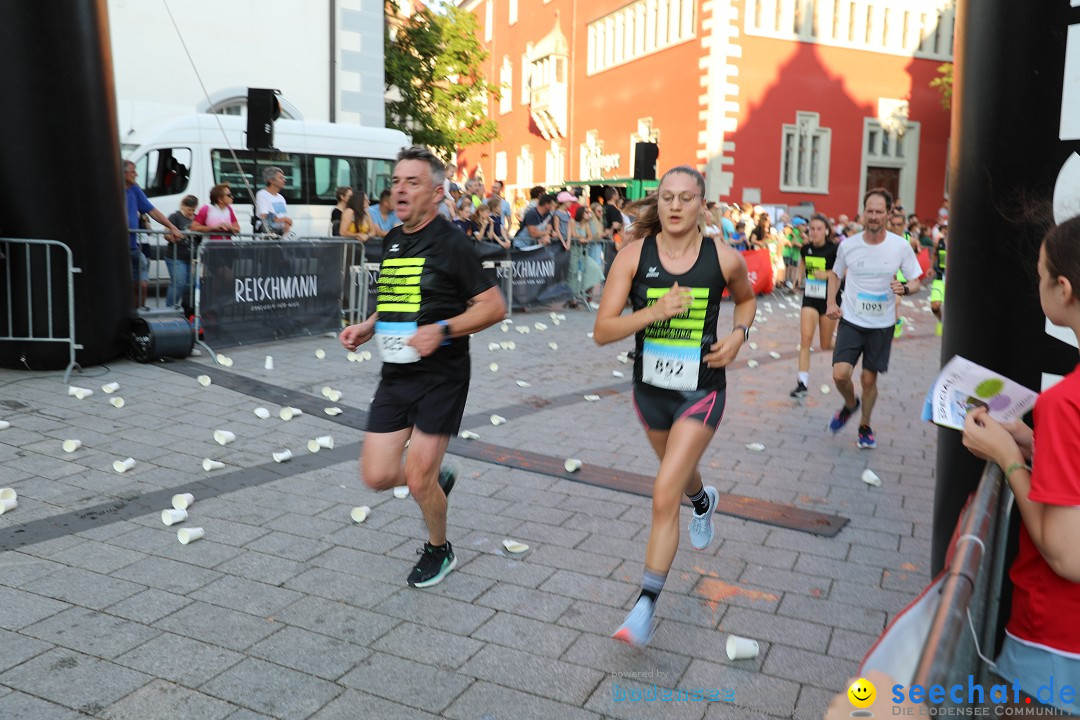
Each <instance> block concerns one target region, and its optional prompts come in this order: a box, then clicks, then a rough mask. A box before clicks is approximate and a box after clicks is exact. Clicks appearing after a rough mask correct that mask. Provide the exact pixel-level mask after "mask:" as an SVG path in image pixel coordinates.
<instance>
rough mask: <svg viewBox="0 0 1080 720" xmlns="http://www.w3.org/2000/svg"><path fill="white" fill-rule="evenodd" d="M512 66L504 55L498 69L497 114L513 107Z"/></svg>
mask: <svg viewBox="0 0 1080 720" xmlns="http://www.w3.org/2000/svg"><path fill="white" fill-rule="evenodd" d="M513 93H514V66H513V65H511V64H510V58H509V56H506V55H504V56H503V61H502V69H501V70H500V71H499V114H500V115H505V114H506V113H508V112H510V111H511V110H513V109H514V106H513V102H514V95H513Z"/></svg>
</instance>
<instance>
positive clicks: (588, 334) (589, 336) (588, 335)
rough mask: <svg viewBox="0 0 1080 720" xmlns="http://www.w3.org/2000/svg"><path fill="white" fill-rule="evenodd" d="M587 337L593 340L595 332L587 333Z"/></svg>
mask: <svg viewBox="0 0 1080 720" xmlns="http://www.w3.org/2000/svg"><path fill="white" fill-rule="evenodd" d="M585 337H587V338H589V339H590V340H592V339H593V331H592V330H590V331H589V332H587V333H585Z"/></svg>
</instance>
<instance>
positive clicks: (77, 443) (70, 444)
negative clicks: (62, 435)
mask: <svg viewBox="0 0 1080 720" xmlns="http://www.w3.org/2000/svg"><path fill="white" fill-rule="evenodd" d="M60 447H62V448H64V452H66V453H73V452H75V451H76V450H78V449H79V448H81V447H82V440H65V441H64V442H62V443H61V444H60Z"/></svg>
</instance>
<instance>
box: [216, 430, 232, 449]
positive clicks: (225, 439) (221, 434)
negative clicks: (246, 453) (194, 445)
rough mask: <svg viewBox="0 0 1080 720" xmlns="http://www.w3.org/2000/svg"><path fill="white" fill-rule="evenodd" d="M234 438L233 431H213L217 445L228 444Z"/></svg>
mask: <svg viewBox="0 0 1080 720" xmlns="http://www.w3.org/2000/svg"><path fill="white" fill-rule="evenodd" d="M234 440H236V433H234V432H229V431H228V430H215V431H214V442H216V443H217V444H218V445H228V444H229V443H231V442H232V441H234Z"/></svg>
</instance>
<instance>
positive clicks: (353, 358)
mask: <svg viewBox="0 0 1080 720" xmlns="http://www.w3.org/2000/svg"><path fill="white" fill-rule="evenodd" d="M345 359H346V360H348V361H349V362H358V361H359V360H360V354H359V353H354V352H351V353H349V354H348V355H346V356H345Z"/></svg>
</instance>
